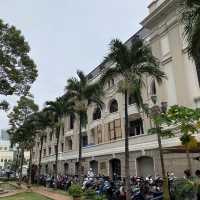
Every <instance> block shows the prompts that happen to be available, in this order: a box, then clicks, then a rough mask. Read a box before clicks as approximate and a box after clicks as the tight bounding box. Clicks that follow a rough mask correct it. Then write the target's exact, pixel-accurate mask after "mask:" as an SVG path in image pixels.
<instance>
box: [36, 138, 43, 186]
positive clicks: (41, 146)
mask: <svg viewBox="0 0 200 200" xmlns="http://www.w3.org/2000/svg"><path fill="white" fill-rule="evenodd" d="M43 141H44V137H43V136H41V138H40V152H39V164H38V178H37V184H38V185H39V184H40V173H41V160H42V148H43Z"/></svg>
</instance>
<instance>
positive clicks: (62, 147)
mask: <svg viewBox="0 0 200 200" xmlns="http://www.w3.org/2000/svg"><path fill="white" fill-rule="evenodd" d="M61 152H64V143H61Z"/></svg>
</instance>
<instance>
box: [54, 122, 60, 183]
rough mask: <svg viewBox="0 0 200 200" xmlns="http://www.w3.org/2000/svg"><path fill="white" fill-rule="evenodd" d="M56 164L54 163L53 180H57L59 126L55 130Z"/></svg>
mask: <svg viewBox="0 0 200 200" xmlns="http://www.w3.org/2000/svg"><path fill="white" fill-rule="evenodd" d="M56 132H57V133H56V163H55V178H56V179H57V175H58V147H59V140H60V125H59V127H58V128H57V129H56Z"/></svg>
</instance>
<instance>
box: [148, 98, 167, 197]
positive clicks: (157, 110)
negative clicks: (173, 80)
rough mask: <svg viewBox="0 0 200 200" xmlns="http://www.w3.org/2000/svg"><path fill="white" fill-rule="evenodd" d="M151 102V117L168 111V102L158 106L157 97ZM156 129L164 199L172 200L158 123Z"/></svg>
mask: <svg viewBox="0 0 200 200" xmlns="http://www.w3.org/2000/svg"><path fill="white" fill-rule="evenodd" d="M151 100H152V102H153V104H154V105H153V107H152V108H151V111H150V113H151V116H152V117H153V118H156V117H158V116H160V115H161V114H163V113H166V111H167V102H161V105H160V106H159V105H157V96H156V95H153V96H151ZM155 128H156V131H157V140H158V149H159V154H160V163H161V170H162V177H163V199H164V200H170V195H169V186H168V177H167V176H166V171H165V164H164V157H163V148H162V141H161V135H160V133H161V127H160V124H159V123H158V122H156V121H155Z"/></svg>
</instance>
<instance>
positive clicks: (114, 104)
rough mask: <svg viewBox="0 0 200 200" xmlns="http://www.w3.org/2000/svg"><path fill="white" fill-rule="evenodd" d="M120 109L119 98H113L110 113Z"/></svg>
mask: <svg viewBox="0 0 200 200" xmlns="http://www.w3.org/2000/svg"><path fill="white" fill-rule="evenodd" d="M117 111H118V103H117V100H115V99H114V100H112V102H111V104H110V113H114V112H117Z"/></svg>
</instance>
